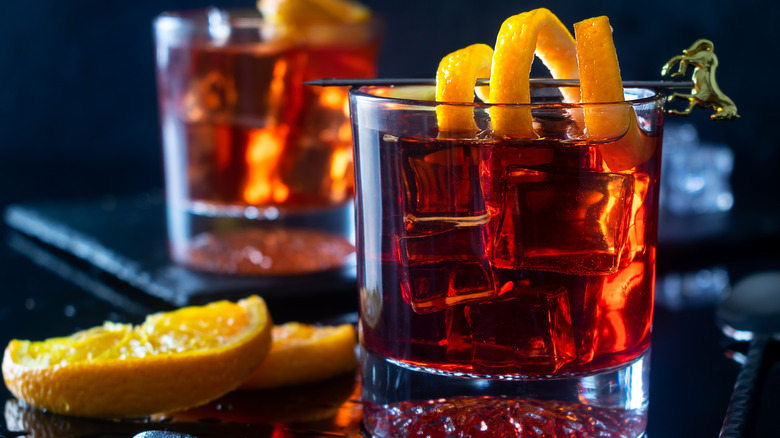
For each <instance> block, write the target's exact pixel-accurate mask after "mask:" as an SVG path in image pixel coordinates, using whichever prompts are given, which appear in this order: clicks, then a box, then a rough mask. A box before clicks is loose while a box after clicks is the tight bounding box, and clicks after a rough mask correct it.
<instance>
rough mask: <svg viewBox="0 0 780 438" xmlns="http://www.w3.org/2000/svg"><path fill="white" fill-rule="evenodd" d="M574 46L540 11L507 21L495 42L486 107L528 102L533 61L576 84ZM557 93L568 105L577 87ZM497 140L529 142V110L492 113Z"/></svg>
mask: <svg viewBox="0 0 780 438" xmlns="http://www.w3.org/2000/svg"><path fill="white" fill-rule="evenodd" d="M576 50H577V46H576V44H575V42H574V38H573V37H572V35H571V33H570V32H569V31H568V30H567V29H566V27H564V25H563V23H561V21H560V20H559V19H558V17H556V16H555V15H554V14H553V13H552V12H550V10H549V9H545V8H540V9H534V10H532V11H529V12H524V13H522V14H517V15H514V16H512V17H509V18H507V19H506V20H505V21H504V23H503V24H502V25H501V29H500V30H499V32H498V37H497V39H496V48H495V54H494V55H493V69H492V73H491V76H490V97H489V99H488V100H489V101H490V103H506V104H524V103H530V102H531V89H530V81H529V78H530V75H531V65H532V63H533V60H534V55H536V56H538V57H539V59H540V60H541V61H542V62H543V63H544V65H545V66H547V68H548V69H549V70H550V73H551V74H552V76H553V77H554V78H556V79H577V78H578V77H579V73H578V69H577V57H576ZM561 92H562V93H563V94H564V99H565V100H566V101H568V102H579V99H580V96H579V90H578V89H577V88H576V87H564V88H563V89H562V90H561ZM490 116H491V120H492V122H493V131H494V134H495V135H497V136H504V137H513V138H534V137H536V134H535V133H534V131H533V125H532V118H531V112H530V109H528V110H527V111H520V110H518V109H517V108H511V107H509V108H507V107H500V106H499V107H495V108H492V109H491V112H490Z"/></svg>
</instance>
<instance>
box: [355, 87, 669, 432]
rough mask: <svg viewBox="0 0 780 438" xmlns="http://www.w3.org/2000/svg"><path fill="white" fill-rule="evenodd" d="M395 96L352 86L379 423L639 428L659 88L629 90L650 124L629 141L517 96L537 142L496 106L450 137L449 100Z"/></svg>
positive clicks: (368, 361)
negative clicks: (500, 120) (515, 130)
mask: <svg viewBox="0 0 780 438" xmlns="http://www.w3.org/2000/svg"><path fill="white" fill-rule="evenodd" d="M397 92H399V91H397V90H395V91H394V90H389V89H386V88H381V87H376V88H372V87H366V88H363V89H361V90H358V91H353V93H352V95H351V105H352V111H353V122H354V124H355V132H356V143H355V144H356V157H357V161H356V175H357V180H358V185H357V192H356V199H357V207H358V234H357V253H358V285H359V287H360V294H361V347H362V352H363V357H362V375H363V401H364V407H365V421H366V425H367V427H368V429H369V431H370V432H372V433H374V434H376V435H379V436H396V435H403V434H406V433H409V434H413V433H418V432H419V433H426V434H428V433H433V434H436V433H441V432H442V431H445V432H446V431H447V430H450V431H464V430H465V431H467V432H473V433H479V432H480V431H482V433H486V432H485V431H490V432H491V433H494V434H496V433H499V434H500V433H501V432H502V431H507V430H509V429H512V428H516V427H533V425H536V426H537V427H539V428H541V430H545V431H550V432H545V433H553V432H552V431H553V430H557V429H554V428H555V427H558V426H555V424H558V425H560V424H562V423H566V422H567V421H569V424H571V427H590V428H593V430H590V431H589V432H587V433H586V434H584V435H583V436H599V435H597V432H599V431H600V430H603V432H604V433H607V432H611V433H614V432H615V431H623V432H625V434H626V436H638V435H640V434H641V433H642V431H643V430H644V427H645V424H646V414H647V396H648V394H647V388H648V382H647V375H648V366H649V345H650V329H651V318H652V309H653V285H654V270H655V253H656V250H655V248H656V234H657V225H656V223H657V219H656V218H657V214H658V171H659V169H660V165H661V163H660V146H661V125H662V120H663V117H662V110H663V98H662V96H659V95H655V94H653V93H652V92H651V91H649V90H628V91H627V99H629V100H632V102H631V109H630V111H633V112H634V113H635V114H636V120H637V123H635V124H631V125H630V128H629V129H634V130H635V131H629V133H628V134H625V135H622V133H621V134H620V135H621V137H616V138H598V139H588V138H587V137H586V136H585V134H584V133H583V132H582V131H581V129H580V128H579V126H581V125H579V124H577V123H575V121H577V120H580V121H581V120H582V118H583V109H582V108H583V107H587V105H565V104H546V105H544V104H539V105H531V106H528V105H525V106H523V105H515V106H513V105H510V106H504V108H506V109H505V110H504V111H516V112H523V111H525V112H527V111H529V108H530V110H531V113H532V114H533V115H534V124H535V126H534V128H535V131H536V133H537V134H539V136H540V137H541V138H539V139H506V138H496V137H493V136H491V135H490V130H489V129H488V128H489V125H488V123H489V113H490V111H491V107H490V105H486V104H475V105H473V107H472V108H473V109H474V113H475V117H476V119H477V125H478V126H479V129H480V130H479V133H478V134H477V135H475V136H473V137H472V138H462V137H456V138H449V137H448V135H447V134H446V133H441V132H437V129H436V126H437V125H436V112H435V109H436V104H435V103H433V102H426V101H404V100H400V99H393V98H392V97H388V95H390V96H392V95H393V94H394V93H397ZM538 97H539V98H541V97H543V96H538ZM546 97H547V98H548V99H549V98H551V96H546ZM605 106H606V105H602V106H601V107H600V108H603V107H605ZM614 107H615V108H614V111H623V112H625V111H629V107H628V105H626V104H622V103H621V104H614ZM612 110H613V109H609V110H606V111H605V112H607V111H612ZM567 419H568V420H567ZM591 420H593V421H591ZM578 425H579V426H578ZM567 427H568V426H567ZM512 430H514V429H512ZM572 430H574V429H572ZM572 433H575V432H572ZM610 436H612V435H610Z"/></svg>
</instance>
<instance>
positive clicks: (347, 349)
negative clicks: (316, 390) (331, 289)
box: [240, 322, 357, 389]
mask: <svg viewBox="0 0 780 438" xmlns="http://www.w3.org/2000/svg"><path fill="white" fill-rule="evenodd" d="M356 343H357V337H356V335H355V328H354V327H353V326H352V325H351V324H342V325H338V326H314V325H308V324H301V323H297V322H289V323H286V324H282V325H278V326H274V328H273V343H272V345H271V352H270V353H268V357H267V358H266V359H265V361H263V363H262V364H261V365H260V367H259V368H257V369H256V370H255V371H254V372H253V373H252V375H251V376H250V377H249V378H248V379H247V380H246V381H245V382H244V383H243V384H241V387H240V389H267V388H276V387H281V386H288V385H299V384H303V383H309V382H315V381H319V380H323V379H327V378H329V377H334V376H337V375H339V374H343V373H346V372H348V371H351V370H353V369H354V368H355V364H356V361H355V344H356Z"/></svg>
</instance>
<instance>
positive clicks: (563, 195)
mask: <svg viewBox="0 0 780 438" xmlns="http://www.w3.org/2000/svg"><path fill="white" fill-rule="evenodd" d="M632 195H633V178H631V176H630V175H621V174H617V173H597V172H588V171H580V172H577V171H574V172H569V171H567V172H548V171H542V170H535V169H528V168H523V167H519V166H509V167H508V168H507V171H506V177H505V185H504V193H503V205H502V210H501V213H500V221H499V225H498V231H497V236H496V240H495V247H494V252H493V257H494V262H495V264H496V266H498V267H502V268H521V269H530V270H542V271H553V272H562V273H569V274H576V275H596V274H599V275H606V274H612V273H615V272H616V271H617V269H618V266H619V258H620V254H621V251H622V249H623V246H624V245H625V241H626V234H627V230H628V222H629V220H630V213H631V202H632V197H633V196H632Z"/></svg>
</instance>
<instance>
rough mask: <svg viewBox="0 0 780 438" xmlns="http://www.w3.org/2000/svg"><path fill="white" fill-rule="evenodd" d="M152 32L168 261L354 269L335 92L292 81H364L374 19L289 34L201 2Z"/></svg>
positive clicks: (343, 110)
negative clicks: (329, 79)
mask: <svg viewBox="0 0 780 438" xmlns="http://www.w3.org/2000/svg"><path fill="white" fill-rule="evenodd" d="M154 30H155V41H156V48H157V53H156V54H157V56H156V61H157V62H156V67H157V88H158V98H159V110H160V125H161V132H162V144H163V152H164V161H165V191H166V206H167V219H168V238H169V239H168V240H169V248H170V255H171V258H172V259H173V260H174V261H175V262H177V263H179V264H182V265H185V266H188V267H191V268H194V269H198V270H203V271H210V272H216V273H222V274H243V275H298V274H308V273H315V272H321V271H328V270H336V269H354V263H355V262H354V259H355V253H354V208H353V195H354V175H353V164H352V157H353V153H352V136H351V128H350V123H349V104H348V96H347V90H346V89H344V88H319V87H311V86H306V85H304V84H303V82H304V81H307V80H312V79H319V78H322V77H342V78H344V77H346V78H353V77H373V76H375V75H376V57H377V53H378V50H379V42H380V38H381V35H382V25H381V22H379V21H377V20H373V21H369V22H366V23H358V24H334V25H312V26H308V27H303V28H296V29H295V30H296V31H295V32H291V31H290V29H289V28H286V27H280V26H276V25H274V24H272V23H269V22H267V21H265V20H263V19H262V18H261V17H260V14H259V13H258V12H257V11H256V10H222V9H216V8H212V9H199V10H189V11H175V12H166V13H163V14H161V15H160V16H159V17H157V19H156V20H155V22H154Z"/></svg>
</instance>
